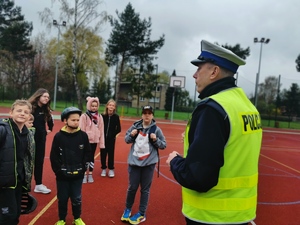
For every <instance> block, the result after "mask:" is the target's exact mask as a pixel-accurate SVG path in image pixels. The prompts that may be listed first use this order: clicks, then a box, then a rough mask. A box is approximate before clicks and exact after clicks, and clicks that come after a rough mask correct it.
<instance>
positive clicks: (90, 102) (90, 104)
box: [79, 96, 105, 183]
mask: <svg viewBox="0 0 300 225" xmlns="http://www.w3.org/2000/svg"><path fill="white" fill-rule="evenodd" d="M86 100H87V103H86V112H85V113H84V114H82V115H81V117H80V121H79V127H80V129H81V130H83V131H85V132H86V133H87V135H88V137H89V142H90V145H91V150H92V151H91V154H90V158H89V162H88V166H89V168H88V169H87V172H86V174H85V175H84V178H83V183H87V182H88V183H93V182H94V179H93V170H94V162H95V161H94V156H95V152H96V147H97V144H98V143H99V147H100V149H103V148H105V145H104V123H103V118H102V116H101V114H99V113H98V109H99V106H100V102H99V99H98V97H90V96H88V97H87V98H86ZM87 173H88V174H87Z"/></svg>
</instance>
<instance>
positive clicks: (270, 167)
mask: <svg viewBox="0 0 300 225" xmlns="http://www.w3.org/2000/svg"><path fill="white" fill-rule="evenodd" d="M0 109H1V108H0ZM4 111H6V112H7V109H5V110H4V109H1V113H3V112H4ZM2 117H3V116H2ZM132 122H133V120H128V119H125V118H122V120H121V125H122V132H121V133H120V135H119V136H118V138H117V142H116V157H115V167H116V168H115V173H116V176H115V178H108V177H101V176H100V172H101V169H100V161H99V149H98V150H97V153H96V156H95V157H96V161H95V171H94V179H95V182H94V183H92V184H89V183H88V184H84V185H83V192H82V199H83V205H82V219H83V221H84V222H85V223H86V224H87V225H88V224H93V225H94V224H95V225H98V224H99V225H112V224H124V223H122V222H121V221H120V217H121V215H122V213H123V210H124V207H125V197H126V189H127V184H128V175H127V163H126V161H127V154H128V151H129V148H130V145H127V144H126V143H125V142H124V134H125V132H126V130H127V129H128V128H129V126H130V125H131V124H132ZM157 124H158V126H160V127H161V129H162V130H163V132H164V135H165V136H166V140H167V148H166V149H165V150H163V151H161V152H160V160H161V163H160V176H159V177H157V173H155V174H154V179H153V184H152V188H151V193H150V201H149V207H148V210H147V215H146V216H147V220H146V221H145V222H144V223H143V224H151V225H158V224H162V225H183V224H185V223H184V218H183V216H182V214H181V188H180V186H179V185H178V184H177V183H176V181H175V180H174V179H173V178H172V175H171V173H170V171H169V168H168V166H167V165H166V163H165V161H166V158H167V156H168V154H169V153H170V152H171V151H173V150H177V151H179V152H182V145H183V144H182V142H181V133H182V132H183V131H184V127H185V124H184V122H180V123H176V122H173V123H170V122H169V121H164V120H159V121H157ZM62 125H63V124H62V123H61V122H60V121H59V120H55V126H54V132H53V133H51V134H50V135H49V136H48V137H47V153H46V158H45V169H44V181H43V183H44V184H45V185H46V186H47V187H49V188H50V189H52V192H51V193H50V194H48V195H43V194H36V193H32V194H33V195H34V196H35V197H36V198H37V199H38V207H37V209H36V211H34V212H33V213H31V214H28V215H22V216H21V222H20V224H37V225H48V224H49V225H51V224H55V222H56V221H57V220H58V212H57V199H56V187H55V177H54V174H53V172H52V170H51V168H50V162H49V153H50V147H51V141H52V139H53V135H54V133H56V132H57V131H58V130H59V129H60V128H61V127H62ZM299 146H300V131H296V130H281V129H264V133H263V143H262V150H261V155H260V162H259V173H260V175H259V195H258V202H259V203H258V211H257V218H256V219H255V220H254V221H253V223H252V224H257V225H299V224H300V216H299V213H300V191H299V187H300V147H299ZM138 203H139V193H138V195H137V199H136V203H135V205H134V207H133V213H135V212H137V210H138ZM67 224H70V225H71V224H72V212H71V205H70V207H69V214H68V217H67Z"/></svg>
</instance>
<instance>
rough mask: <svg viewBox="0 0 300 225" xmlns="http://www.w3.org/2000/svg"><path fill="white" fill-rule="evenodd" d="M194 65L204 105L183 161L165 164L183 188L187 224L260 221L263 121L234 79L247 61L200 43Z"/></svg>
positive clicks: (174, 156)
mask: <svg viewBox="0 0 300 225" xmlns="http://www.w3.org/2000/svg"><path fill="white" fill-rule="evenodd" d="M201 50H202V51H201V54H200V56H199V57H198V58H197V59H195V60H193V61H191V63H192V64H193V65H195V66H197V71H196V72H195V74H194V75H193V77H194V78H195V82H196V86H197V92H199V94H200V95H199V98H200V99H201V101H200V102H199V104H198V105H197V107H196V108H195V110H194V112H193V114H192V117H191V119H190V121H189V122H188V125H187V127H186V130H185V136H184V154H183V157H182V156H180V154H179V153H178V152H177V151H173V152H172V153H170V154H169V157H168V159H167V163H168V164H169V165H170V170H171V172H172V174H173V176H174V178H175V179H176V180H177V181H178V183H179V184H180V185H181V186H182V199H183V208H182V213H183V215H184V216H185V219H186V224H187V225H194V224H195V225H196V224H226V225H229V224H243V225H246V224H248V223H249V222H250V221H252V220H253V219H254V218H255V217H256V205H257V183H258V158H259V153H260V147H261V141H262V128H261V121H260V116H259V113H258V111H257V109H256V108H255V106H254V105H253V104H252V103H251V102H250V101H249V99H248V98H247V96H246V94H245V93H244V91H243V90H242V89H241V88H239V87H237V86H236V85H235V79H234V74H235V73H236V71H237V69H238V67H239V66H241V65H245V61H244V60H243V59H241V58H240V57H238V56H237V55H235V54H234V53H233V52H231V51H229V50H227V49H225V48H222V47H220V46H218V45H215V44H212V43H210V42H208V41H205V40H202V41H201Z"/></svg>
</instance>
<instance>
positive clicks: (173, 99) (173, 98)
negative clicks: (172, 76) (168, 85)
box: [171, 87, 176, 123]
mask: <svg viewBox="0 0 300 225" xmlns="http://www.w3.org/2000/svg"><path fill="white" fill-rule="evenodd" d="M175 91H176V87H174V91H173V96H172V111H171V123H173V113H174V101H175Z"/></svg>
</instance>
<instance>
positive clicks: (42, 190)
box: [34, 184, 51, 194]
mask: <svg viewBox="0 0 300 225" xmlns="http://www.w3.org/2000/svg"><path fill="white" fill-rule="evenodd" d="M34 192H36V193H42V194H49V193H50V192H51V190H50V189H49V188H47V187H46V186H45V185H43V184H39V185H35V188H34Z"/></svg>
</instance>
